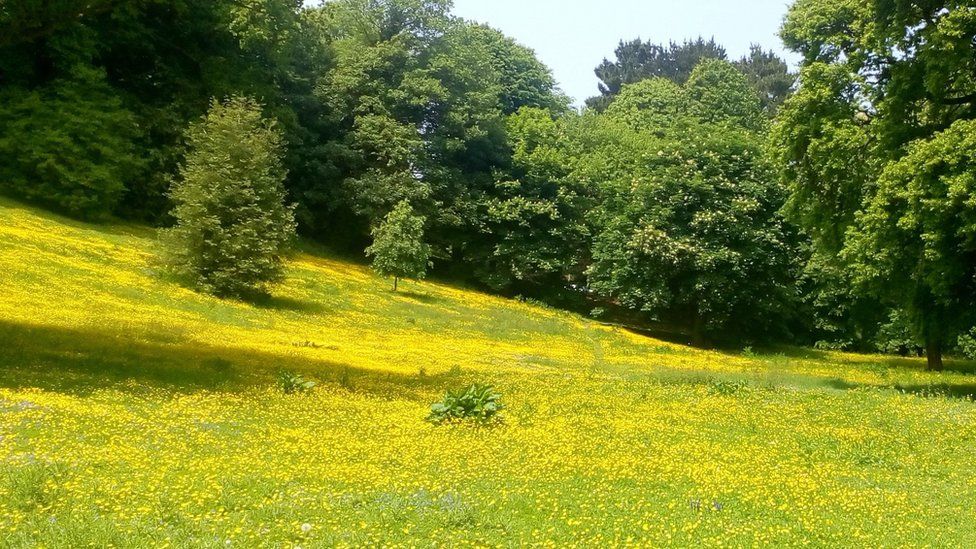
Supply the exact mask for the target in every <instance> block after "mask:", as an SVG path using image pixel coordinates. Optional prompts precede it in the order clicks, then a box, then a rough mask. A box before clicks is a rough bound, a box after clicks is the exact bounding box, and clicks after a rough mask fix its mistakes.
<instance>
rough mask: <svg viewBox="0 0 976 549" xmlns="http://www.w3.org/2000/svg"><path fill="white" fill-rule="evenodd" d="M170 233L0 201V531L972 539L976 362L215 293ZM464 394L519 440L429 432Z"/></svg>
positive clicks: (370, 288) (124, 536)
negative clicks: (490, 394) (486, 404)
mask: <svg viewBox="0 0 976 549" xmlns="http://www.w3.org/2000/svg"><path fill="white" fill-rule="evenodd" d="M157 246H158V244H157V240H156V237H155V233H154V232H153V231H152V230H150V229H147V228H145V227H141V226H131V225H123V224H114V225H89V224H84V223H80V222H77V221H71V220H67V219H64V218H61V217H58V216H56V215H53V214H49V213H42V212H40V211H38V210H35V209H33V208H30V207H27V206H23V205H21V204H19V203H16V202H12V201H8V200H0V545H2V546H6V547H85V546H92V547H147V546H155V547H181V546H198V547H228V546H236V547H296V546H300V547H304V548H307V547H319V546H326V547H330V546H364V545H383V546H446V547H459V546H519V545H525V544H535V545H542V546H565V545H593V546H603V545H608V544H613V545H632V546H660V545H666V544H671V545H678V546H689V545H703V546H716V547H717V546H733V547H742V546H765V545H777V546H811V547H822V546H848V547H861V546H888V547H924V546H929V547H973V546H976V522H974V521H973V520H972V518H973V513H974V502H976V404H974V401H973V395H974V394H976V376H974V365H973V364H969V363H963V362H952V361H950V362H948V363H947V366H948V368H949V370H948V371H946V372H943V373H932V372H927V371H925V370H924V362H923V361H921V360H915V359H900V358H892V357H885V356H865V355H854V354H844V353H833V352H829V353H828V352H820V351H813V350H805V349H789V348H787V349H780V350H772V351H763V352H751V351H747V352H719V351H703V350H697V349H693V348H689V347H685V346H681V345H677V344H674V343H668V342H665V341H660V340H656V339H652V338H649V337H645V336H642V335H639V334H635V333H632V332H629V331H627V330H625V329H621V328H619V327H614V326H607V325H602V324H600V323H597V322H594V321H592V320H589V319H586V318H583V317H580V316H577V315H573V314H569V313H565V312H560V311H556V310H552V309H548V308H544V307H539V306H534V305H531V304H526V303H520V302H516V301H511V300H506V299H502V298H498V297H492V296H489V295H485V294H482V293H477V292H473V291H468V290H465V289H461V288H457V287H452V286H449V285H445V284H441V283H437V282H423V283H418V282H407V283H405V284H404V285H403V286H402V291H400V292H397V293H393V292H391V291H390V284H389V281H387V280H384V279H380V278H378V277H376V276H374V275H373V274H371V273H370V271H369V270H368V269H367V268H366V267H364V266H361V265H359V264H356V263H353V262H348V261H343V260H339V259H335V258H332V257H329V256H327V255H323V254H314V253H301V254H298V255H296V256H295V257H294V258H293V259H292V260H291V261H290V262H289V266H288V277H287V281H286V282H285V284H284V285H282V286H281V287H280V288H279V289H277V290H276V292H275V293H274V297H272V298H270V299H267V300H262V301H258V302H252V303H245V302H237V301H228V300H219V299H216V298H213V297H209V296H205V295H201V294H198V293H195V292H192V291H190V290H188V289H185V288H183V287H181V286H179V285H178V284H176V283H174V282H172V281H168V280H166V278H165V277H161V276H160V275H159V273H158V268H157V265H156V262H155V257H156V249H157ZM281 370H288V371H293V372H297V373H300V374H301V375H303V376H305V377H307V378H309V379H312V380H314V381H316V382H317V386H316V387H315V389H314V390H313V391H312V392H311V393H309V394H306V395H302V394H293V395H286V394H283V393H282V391H280V390H279V389H278V388H277V387H276V385H275V376H276V375H277V373H278V372H279V371H281ZM473 382H482V383H490V384H493V385H494V386H495V387H496V388H497V389H498V390H499V392H501V393H502V395H503V402H504V403H505V405H506V406H507V408H506V409H505V410H504V412H503V414H504V423H503V424H501V425H497V426H494V427H476V426H473V425H454V426H436V425H432V424H431V423H428V422H427V421H425V417H426V415H427V412H428V410H429V407H430V404H431V403H432V402H434V401H435V400H437V399H438V398H439V396H440V395H441V394H443V392H444V391H445V390H447V389H450V388H455V387H462V386H464V385H467V384H470V383H473Z"/></svg>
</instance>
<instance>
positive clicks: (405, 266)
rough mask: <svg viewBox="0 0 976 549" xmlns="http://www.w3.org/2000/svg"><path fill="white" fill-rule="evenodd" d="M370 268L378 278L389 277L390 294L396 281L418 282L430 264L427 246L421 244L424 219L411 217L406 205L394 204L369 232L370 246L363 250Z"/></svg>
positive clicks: (394, 287) (408, 204)
mask: <svg viewBox="0 0 976 549" xmlns="http://www.w3.org/2000/svg"><path fill="white" fill-rule="evenodd" d="M366 256H367V257H372V258H373V263H372V267H373V270H374V271H376V273H377V274H379V275H381V276H392V277H393V280H394V282H393V290H394V291H396V289H397V282H398V281H399V279H400V278H417V279H422V278H424V277H425V276H426V275H427V267H428V266H429V263H430V246H428V245H427V244H425V243H424V218H423V217H422V216H418V215H414V213H413V208H412V207H411V206H410V203H409V202H407V201H406V200H404V201H403V202H400V203H399V204H397V206H396V207H395V208H393V211H392V212H390V214H389V215H387V216H386V219H385V220H383V222H382V223H380V224H379V225H377V226H376V228H375V229H373V244H372V245H371V246H370V247H369V248H366Z"/></svg>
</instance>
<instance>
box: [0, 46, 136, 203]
mask: <svg viewBox="0 0 976 549" xmlns="http://www.w3.org/2000/svg"><path fill="white" fill-rule="evenodd" d="M138 132H139V130H138V125H137V123H136V119H135V117H134V116H133V115H132V113H131V112H129V111H128V110H126V109H125V108H124V107H123V105H122V102H121V100H120V99H119V97H118V95H117V94H116V93H115V92H114V91H113V90H112V89H111V87H110V86H109V85H108V84H107V83H106V80H105V74H104V73H103V72H102V71H100V70H97V69H92V68H88V67H85V66H83V65H79V66H77V67H75V68H74V69H73V70H72V71H71V74H70V76H66V77H65V78H63V79H58V80H55V81H53V82H51V83H50V84H49V85H47V86H45V87H44V88H42V89H38V90H35V91H32V92H29V93H24V92H23V91H22V90H18V89H16V88H12V89H4V90H3V91H0V157H2V158H3V162H0V190H2V191H4V192H6V193H10V194H12V195H15V196H19V197H22V198H26V199H28V200H31V201H36V202H40V203H43V204H47V205H49V206H52V207H54V208H56V209H58V210H60V211H63V212H66V213H68V214H71V215H74V216H78V217H84V218H104V217H106V216H107V215H109V214H110V213H112V212H113V211H114V210H115V207H116V205H117V204H118V203H119V201H120V200H121V198H122V195H123V193H124V192H125V189H126V183H127V182H128V181H130V180H131V179H132V178H133V177H134V176H135V175H136V174H138V173H139V171H140V168H141V165H142V161H141V159H140V157H139V153H138V151H137V150H136V147H135V145H134V143H133V139H134V137H135V136H136V135H137V134H138Z"/></svg>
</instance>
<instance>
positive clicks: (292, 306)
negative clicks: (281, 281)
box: [244, 295, 328, 314]
mask: <svg viewBox="0 0 976 549" xmlns="http://www.w3.org/2000/svg"><path fill="white" fill-rule="evenodd" d="M244 302H245V303H247V304H249V305H253V306H255V307H258V308H260V309H270V310H274V311H291V312H295V313H308V314H322V313H325V312H327V311H328V309H327V308H326V307H325V305H323V304H321V303H318V302H315V301H306V300H302V299H294V298H291V297H282V296H275V295H258V296H254V297H250V298H248V299H245V300H244Z"/></svg>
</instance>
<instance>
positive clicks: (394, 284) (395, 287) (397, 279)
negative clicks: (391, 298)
mask: <svg viewBox="0 0 976 549" xmlns="http://www.w3.org/2000/svg"><path fill="white" fill-rule="evenodd" d="M399 282H400V277H398V276H395V277H393V291H394V292H395V291H397V284H398V283H399Z"/></svg>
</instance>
